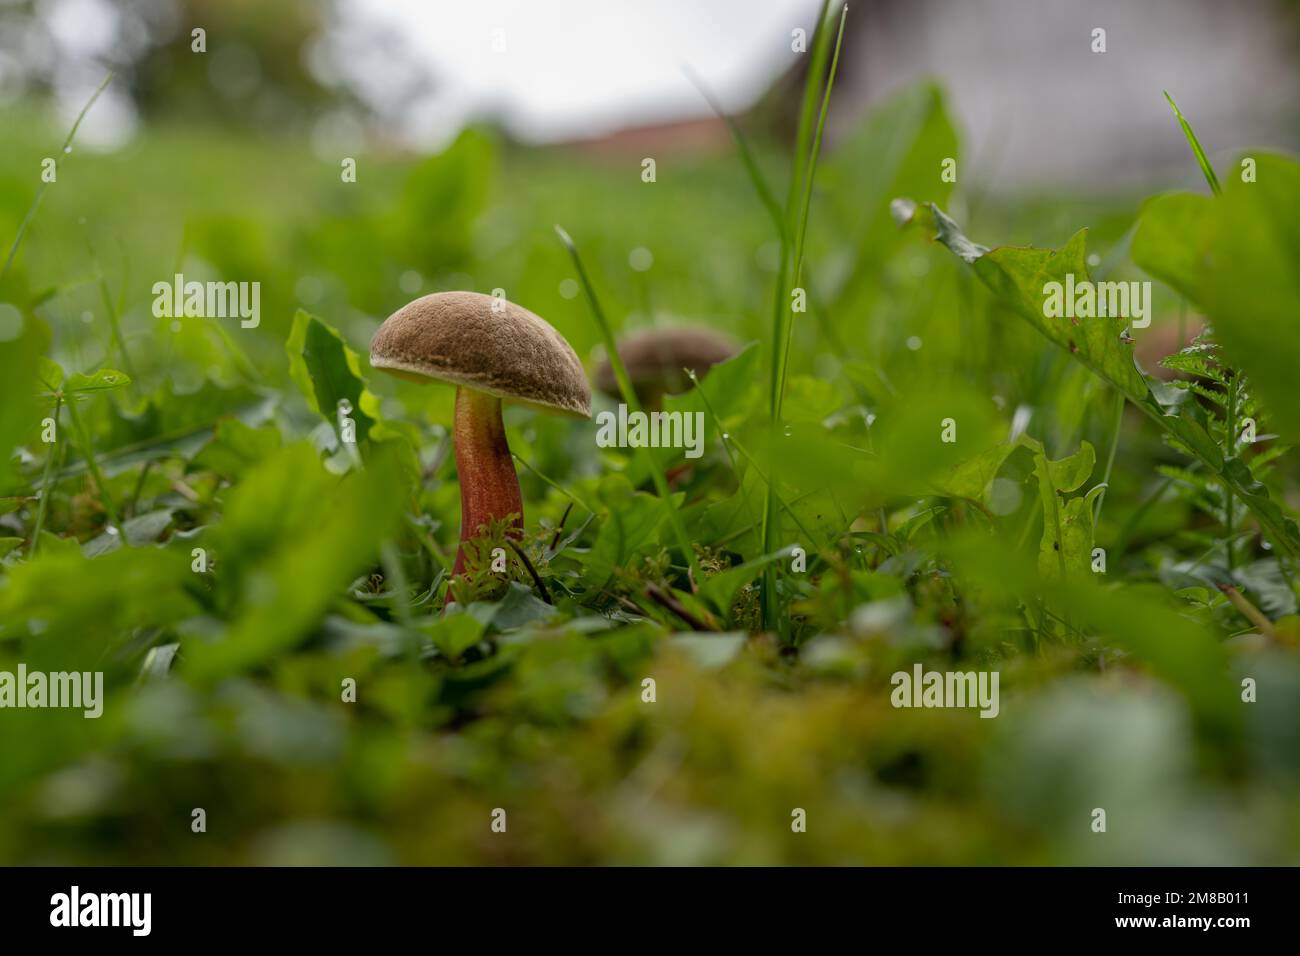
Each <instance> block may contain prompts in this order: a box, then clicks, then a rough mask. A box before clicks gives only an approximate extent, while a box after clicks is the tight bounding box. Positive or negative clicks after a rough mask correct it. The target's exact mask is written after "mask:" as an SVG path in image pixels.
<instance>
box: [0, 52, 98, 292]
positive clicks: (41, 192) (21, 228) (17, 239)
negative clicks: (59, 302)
mask: <svg viewBox="0 0 1300 956" xmlns="http://www.w3.org/2000/svg"><path fill="white" fill-rule="evenodd" d="M112 79H113V72H112V71H111V70H110V71H109V73H108V75H107V76H105V77H104V79H103V81H102V82H101V83H100V84H99V86H97V87H95V92H94V93H92V94H90V99H89V100H87V101H86V105H85V106H83V107H82V108H81V112H80V113H78V114H77V119H76V121H75V122H74V123H73V124H72V129H70V130H68V136H67V139H65V140H64V141H63V148H62V149H60V150H59V155H58V156H56V157H55V158H54V169H55V172H56V174H57V172H58V168H59V163H61V162H62V161H63V157H64V156H67V155H68V154H69V153H70V152H72V140H73V137H75V136H76V135H77V130H78V129H79V128H80V126H81V121H82V120H84V119H85V118H86V114H87V113H89V112H90V108H91V107H92V106H94V105H95V100H97V99H99V94H100V93H103V92H104V90H105V88H106V87H107V86H108V84H109V83H110V82H111V81H112ZM49 185H50V184H49V183H48V182H44V181H42V182H41V186H40V188H39V189H37V190H36V195H35V196H34V197H33V198H32V204H31V205H30V206H28V207H27V214H26V215H25V216H23V221H22V222H21V223H20V224H19V225H18V235H16V236H14V242H13V245H12V246H10V247H9V255H8V257H6V259H5V264H4V268H3V269H0V279H3V278H4V277H5V276H7V275H8V274H9V267H10V266H11V265H13V261H14V256H16V255H18V247H19V246H20V245H22V242H23V236H25V235H27V227H28V226H30V225H31V223H32V217H33V216H35V215H36V209H37V207H38V206H40V204H41V200H42V199H44V198H45V190H46V189H47V188H49Z"/></svg>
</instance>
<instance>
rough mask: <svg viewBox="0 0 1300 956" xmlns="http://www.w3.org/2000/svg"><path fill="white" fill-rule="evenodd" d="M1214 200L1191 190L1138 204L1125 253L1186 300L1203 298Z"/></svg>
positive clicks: (1200, 299)
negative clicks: (1138, 209) (1133, 228)
mask: <svg viewBox="0 0 1300 956" xmlns="http://www.w3.org/2000/svg"><path fill="white" fill-rule="evenodd" d="M1214 215H1215V201H1214V200H1213V199H1211V198H1210V197H1209V196H1198V195H1195V194H1193V193H1171V194H1169V195H1165V196H1155V197H1153V198H1151V199H1148V200H1147V201H1146V202H1145V203H1143V204H1142V211H1141V213H1139V215H1138V224H1137V231H1136V232H1135V233H1134V234H1133V242H1132V244H1131V246H1130V248H1129V255H1131V256H1132V257H1133V261H1134V262H1135V263H1137V265H1138V266H1140V267H1141V268H1142V269H1143V270H1145V271H1146V272H1148V273H1150V274H1151V275H1153V276H1155V277H1156V278H1157V279H1159V280H1160V281H1161V282H1164V283H1167V284H1168V285H1169V286H1171V287H1172V288H1173V289H1175V290H1176V291H1178V292H1180V293H1181V294H1182V295H1183V296H1185V297H1186V298H1187V299H1188V300H1189V301H1191V302H1195V303H1200V302H1201V301H1202V300H1203V299H1204V294H1203V291H1204V290H1203V285H1204V282H1205V277H1206V272H1207V270H1208V269H1209V257H1210V247H1211V243H1212V242H1213V239H1214Z"/></svg>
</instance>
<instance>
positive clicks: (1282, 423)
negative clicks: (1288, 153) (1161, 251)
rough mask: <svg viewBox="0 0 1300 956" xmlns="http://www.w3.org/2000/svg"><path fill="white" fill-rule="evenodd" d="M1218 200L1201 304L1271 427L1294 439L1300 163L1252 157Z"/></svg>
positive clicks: (1299, 369) (1298, 405)
mask: <svg viewBox="0 0 1300 956" xmlns="http://www.w3.org/2000/svg"><path fill="white" fill-rule="evenodd" d="M1255 159H1256V163H1257V167H1256V172H1257V176H1258V181H1256V182H1253V183H1243V182H1241V181H1240V179H1239V178H1237V177H1234V178H1233V179H1232V180H1230V181H1229V184H1228V188H1227V190H1226V191H1225V192H1224V194H1223V196H1222V197H1221V198H1220V199H1219V200H1218V202H1219V204H1220V209H1219V221H1218V229H1217V232H1216V234H1215V237H1214V243H1213V250H1214V251H1213V257H1212V259H1213V269H1212V271H1211V273H1210V275H1209V278H1208V280H1207V286H1208V289H1207V294H1206V296H1205V300H1206V301H1205V306H1206V309H1207V311H1208V312H1209V314H1210V318H1211V320H1212V322H1213V325H1214V331H1215V335H1216V337H1217V338H1218V340H1219V342H1220V343H1221V344H1222V346H1223V351H1224V354H1225V355H1226V356H1227V358H1228V359H1229V360H1230V361H1231V362H1232V363H1233V364H1234V365H1237V366H1238V367H1240V368H1242V369H1243V370H1244V371H1245V372H1246V374H1247V375H1249V376H1250V381H1251V385H1252V388H1253V390H1254V392H1255V394H1256V395H1257V396H1258V397H1259V398H1261V399H1263V401H1264V404H1265V407H1266V408H1267V410H1268V412H1269V419H1270V421H1271V422H1272V423H1273V425H1274V427H1276V429H1277V430H1278V431H1279V432H1280V433H1282V434H1283V435H1285V436H1286V438H1287V439H1288V440H1289V441H1292V442H1295V441H1300V400H1297V383H1298V382H1300V319H1298V318H1297V314H1298V313H1300V216H1298V215H1297V210H1300V164H1297V163H1296V162H1294V161H1292V160H1290V159H1284V158H1282V157H1280V156H1270V155H1260V156H1257V157H1255Z"/></svg>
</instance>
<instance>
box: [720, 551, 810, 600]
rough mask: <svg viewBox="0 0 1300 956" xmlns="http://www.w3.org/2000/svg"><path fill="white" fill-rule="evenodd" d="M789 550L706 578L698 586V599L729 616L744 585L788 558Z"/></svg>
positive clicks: (766, 555) (756, 559)
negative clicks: (775, 563)
mask: <svg viewBox="0 0 1300 956" xmlns="http://www.w3.org/2000/svg"><path fill="white" fill-rule="evenodd" d="M790 552H791V548H782V549H781V550H780V551H776V552H774V553H772V554H765V555H763V556H762V557H760V558H754V559H753V560H752V561H746V562H745V563H744V564H738V565H736V566H735V567H732V568H727V569H726V570H725V571H719V572H718V573H717V574H714V575H712V576H711V577H709V578H706V579H705V581H704V583H703V584H701V585H700V597H701V598H703V599H704V600H705V601H707V602H708V603H709V604H711V605H712V606H713V609H714V610H715V611H716V612H718V613H719V614H729V613H730V612H731V606H732V604H733V603H734V602H735V600H736V594H737V593H739V591H740V589H741V588H743V587H744V586H745V585H746V584H748V583H749V582H751V581H753V580H754V578H756V577H758V575H759V572H760V571H762V570H763V569H764V568H765V567H767V566H768V565H769V564H772V563H773V562H775V561H780V560H781V559H782V558H785V557H789V555H790Z"/></svg>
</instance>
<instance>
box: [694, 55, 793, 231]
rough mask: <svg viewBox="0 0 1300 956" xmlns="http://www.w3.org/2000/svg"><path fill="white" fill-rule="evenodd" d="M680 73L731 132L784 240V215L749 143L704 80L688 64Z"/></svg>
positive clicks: (773, 222) (759, 194)
mask: <svg viewBox="0 0 1300 956" xmlns="http://www.w3.org/2000/svg"><path fill="white" fill-rule="evenodd" d="M682 72H683V73H685V74H686V78H687V79H688V80H690V81H691V84H692V85H693V86H694V87H695V89H696V90H698V91H699V93H700V95H701V96H702V97H704V100H705V102H707V103H708V104H709V108H710V109H712V110H713V112H714V113H715V114H716V115H717V117H718V119H720V120H722V121H723V122H724V123H726V124H727V129H728V130H729V131H730V132H731V139H732V141H733V142H734V143H735V144H736V152H737V153H738V154H739V155H740V162H741V165H743V166H744V167H745V173H746V175H748V176H749V181H750V183H751V184H752V185H753V187H754V192H756V193H757V194H758V199H759V202H761V203H762V204H763V208H764V209H766V210H767V214H768V215H769V216H770V217H771V218H772V224H773V226H775V227H776V235H777V238H779V239H782V240H784V239H785V238H786V235H785V231H786V223H785V214H784V213H783V212H782V211H781V204H780V203H778V202H777V201H776V194H775V193H773V192H772V187H771V186H769V185H768V182H767V179H766V178H765V177H764V176H763V171H762V170H761V169H759V168H758V160H757V159H756V158H755V157H754V151H753V150H752V149H751V148H750V146H749V141H748V140H747V139H746V138H745V134H744V133H742V132H741V131H740V127H739V126H738V125H737V124H736V121H735V120H734V119H733V118H732V117H731V115H730V114H729V113H726V112H725V111H724V110H723V109H722V104H721V103H719V102H718V101H717V99H716V98H715V97H714V95H713V92H712V91H711V90H710V89H709V88H708V87H707V86H706V85H705V83H704V80H703V79H702V78H701V77H699V76H698V75H697V74H696V72H695V71H694V70H693V69H691V67H690V66H689V65H688V64H685V63H683V64H682Z"/></svg>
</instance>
